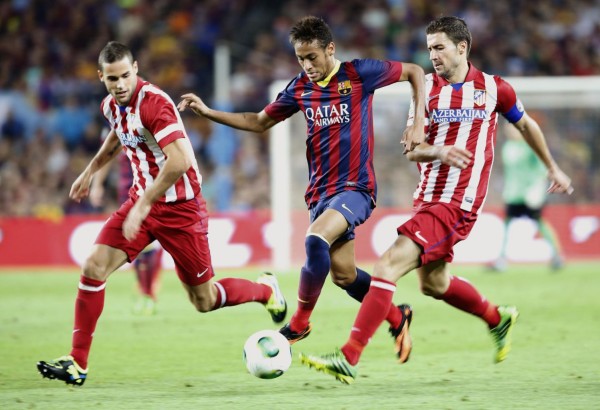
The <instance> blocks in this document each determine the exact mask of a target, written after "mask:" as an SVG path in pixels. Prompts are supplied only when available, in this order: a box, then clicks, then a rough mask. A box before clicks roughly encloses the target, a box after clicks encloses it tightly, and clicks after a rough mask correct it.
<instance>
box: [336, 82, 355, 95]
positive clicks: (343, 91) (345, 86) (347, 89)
mask: <svg viewBox="0 0 600 410" xmlns="http://www.w3.org/2000/svg"><path fill="white" fill-rule="evenodd" d="M351 92H352V84H350V80H346V81H342V82H340V83H338V93H339V94H340V95H348V94H350V93H351Z"/></svg>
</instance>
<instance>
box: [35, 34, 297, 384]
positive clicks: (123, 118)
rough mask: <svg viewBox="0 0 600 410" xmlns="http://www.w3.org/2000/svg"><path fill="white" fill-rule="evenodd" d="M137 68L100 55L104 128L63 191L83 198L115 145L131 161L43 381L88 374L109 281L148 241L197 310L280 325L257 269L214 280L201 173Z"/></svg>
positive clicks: (164, 104)
mask: <svg viewBox="0 0 600 410" xmlns="http://www.w3.org/2000/svg"><path fill="white" fill-rule="evenodd" d="M137 73H138V65H137V61H135V60H134V59H133V55H132V53H131V51H130V50H129V48H128V47H127V46H126V45H124V44H121V43H118V42H115V41H111V42H109V43H108V44H107V45H106V46H105V47H104V48H103V49H102V51H101V52H100V55H99V57H98V76H99V78H100V81H102V82H103V83H104V85H105V87H106V90H107V91H108V92H109V95H108V96H107V97H106V98H104V100H103V101H102V103H101V111H102V114H103V115H104V117H105V118H106V120H107V121H108V123H109V124H110V128H111V130H110V132H109V134H108V135H107V137H106V139H105V140H104V142H103V144H102V146H101V147H100V149H99V151H98V153H97V154H96V155H95V156H94V158H92V160H91V161H90V163H89V164H88V166H87V167H86V168H85V170H84V171H83V172H82V173H81V174H80V175H79V176H78V177H77V179H76V180H75V182H73V185H72V186H71V191H70V193H69V196H70V197H71V199H73V200H74V201H77V202H79V201H81V200H82V199H83V198H85V197H86V196H88V195H89V189H90V184H91V182H92V179H93V176H94V174H95V173H96V172H97V171H98V170H100V169H101V168H103V167H104V166H106V165H107V164H108V163H109V162H110V161H111V160H112V159H113V158H115V157H116V156H117V155H119V153H120V152H121V150H122V149H123V147H124V149H125V152H126V154H127V157H128V158H129V161H130V162H131V163H132V170H133V185H132V188H131V190H130V191H129V198H128V199H127V201H125V202H124V203H123V204H122V205H121V207H120V208H119V209H118V210H117V211H115V212H114V213H112V214H111V216H110V217H109V218H108V220H107V221H106V222H105V223H104V225H103V227H102V229H101V231H100V233H99V234H98V237H97V238H96V243H95V245H94V247H93V248H92V250H91V253H90V255H89V256H88V258H87V259H86V261H85V263H84V265H83V272H82V275H81V277H80V281H79V287H78V292H77V298H76V300H75V321H74V322H75V323H74V327H73V334H72V344H71V352H70V353H69V354H68V355H66V356H62V357H59V358H57V359H55V360H50V361H48V362H46V361H39V362H38V363H37V368H38V371H39V372H40V373H41V374H42V376H43V377H45V378H49V379H57V380H62V381H64V382H65V383H67V384H72V385H76V386H81V385H83V384H84V382H85V381H86V380H87V376H88V357H89V353H90V348H91V345H92V338H93V335H94V330H95V328H96V324H97V322H98V319H99V318H100V315H101V314H102V310H103V307H104V299H105V288H106V281H107V279H108V277H109V276H110V275H111V274H112V273H113V272H114V271H115V270H117V269H118V268H119V267H121V266H123V265H124V264H125V263H126V262H127V261H133V260H134V259H135V258H136V257H137V255H138V254H139V253H140V252H141V251H142V250H143V249H144V248H146V247H147V246H148V245H149V244H150V243H152V242H153V241H154V240H157V241H158V242H159V243H160V244H161V246H162V247H163V249H164V250H165V251H166V252H168V253H169V254H170V255H171V256H172V257H173V260H174V261H175V270H176V272H177V275H178V276H179V279H180V281H181V282H182V284H183V287H184V289H185V290H186V292H187V294H188V297H189V299H190V301H191V303H192V304H193V305H194V307H195V308H196V309H197V310H198V311H199V312H210V311H213V310H216V309H220V308H223V307H226V306H236V305H240V304H243V303H249V302H259V303H261V304H263V305H264V306H265V307H266V309H267V311H268V312H269V314H270V315H271V318H272V320H273V321H274V322H275V323H281V322H283V321H284V319H285V315H286V311H287V305H286V301H285V298H284V297H283V294H282V293H281V290H280V288H279V285H278V283H277V280H276V278H275V276H273V275H271V274H268V273H265V274H263V275H261V276H260V277H259V279H258V281H257V282H252V281H249V280H246V279H240V278H223V279H220V280H218V281H217V280H215V279H214V276H215V273H214V271H213V267H212V263H211V256H210V248H209V244H208V213H207V210H206V201H205V200H204V198H203V197H202V194H201V182H202V176H201V174H200V172H199V171H198V163H197V162H196V158H195V157H194V151H193V149H192V144H191V142H190V139H189V137H188V135H187V133H186V130H185V128H184V126H183V121H182V120H181V117H180V115H179V112H178V111H177V108H176V106H175V103H174V102H173V101H172V100H171V98H170V97H169V96H168V95H167V94H166V93H165V92H163V91H162V90H161V89H160V88H158V87H157V86H155V85H153V84H151V83H149V82H148V81H145V80H143V79H142V78H140V77H138V75H137Z"/></svg>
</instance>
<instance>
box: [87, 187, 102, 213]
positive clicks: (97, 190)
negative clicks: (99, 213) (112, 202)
mask: <svg viewBox="0 0 600 410" xmlns="http://www.w3.org/2000/svg"><path fill="white" fill-rule="evenodd" d="M89 197H90V204H92V206H93V207H95V208H100V207H101V206H102V204H103V202H104V187H103V186H102V185H97V186H94V184H92V188H91V189H90V192H89Z"/></svg>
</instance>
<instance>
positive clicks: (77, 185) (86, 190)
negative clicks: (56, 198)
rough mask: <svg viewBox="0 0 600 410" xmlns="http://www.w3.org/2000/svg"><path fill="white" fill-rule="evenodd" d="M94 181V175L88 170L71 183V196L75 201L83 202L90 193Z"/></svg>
mask: <svg viewBox="0 0 600 410" xmlns="http://www.w3.org/2000/svg"><path fill="white" fill-rule="evenodd" d="M91 183H92V176H91V175H90V174H89V173H88V172H87V171H83V172H82V173H81V174H80V175H79V176H78V177H77V179H76V180H75V182H73V185H71V190H70V191H69V198H71V199H72V200H73V201H75V202H81V200H82V199H83V198H85V197H87V196H88V195H89V194H90V184H91Z"/></svg>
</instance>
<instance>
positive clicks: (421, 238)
mask: <svg viewBox="0 0 600 410" xmlns="http://www.w3.org/2000/svg"><path fill="white" fill-rule="evenodd" d="M415 236H416V237H417V238H419V239H420V240H422V241H423V242H425V243H429V242H427V239H425V238H423V236H422V235H421V231H417V232H415Z"/></svg>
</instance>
